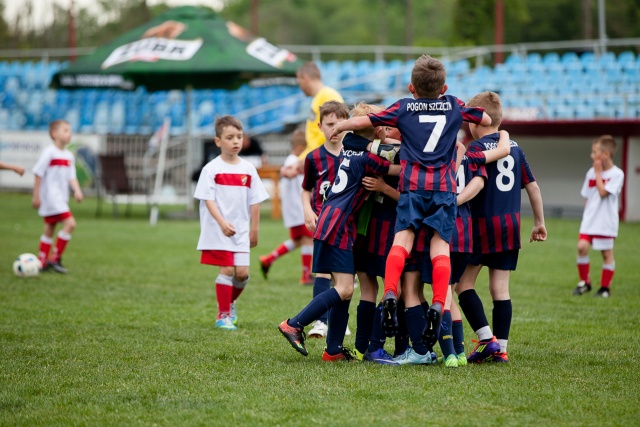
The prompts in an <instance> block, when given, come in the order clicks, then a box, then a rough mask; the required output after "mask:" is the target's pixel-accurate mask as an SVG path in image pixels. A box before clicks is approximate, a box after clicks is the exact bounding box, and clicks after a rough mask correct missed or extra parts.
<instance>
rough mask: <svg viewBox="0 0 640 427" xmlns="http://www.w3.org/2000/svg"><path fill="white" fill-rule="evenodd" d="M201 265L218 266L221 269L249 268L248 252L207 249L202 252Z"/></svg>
mask: <svg viewBox="0 0 640 427" xmlns="http://www.w3.org/2000/svg"><path fill="white" fill-rule="evenodd" d="M201 252H202V254H201V255H200V264H209V265H217V266H219V267H235V266H248V265H249V253H248V252H231V251H219V250H213V249H206V250H203V251H201Z"/></svg>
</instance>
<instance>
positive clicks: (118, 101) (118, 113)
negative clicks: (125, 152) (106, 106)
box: [109, 94, 127, 134]
mask: <svg viewBox="0 0 640 427" xmlns="http://www.w3.org/2000/svg"><path fill="white" fill-rule="evenodd" d="M109 113H110V120H109V132H110V133H115V134H119V133H124V129H125V125H126V116H127V112H126V107H125V101H124V95H123V94H119V95H116V97H115V98H114V100H113V103H112V104H111V110H110V111H109Z"/></svg>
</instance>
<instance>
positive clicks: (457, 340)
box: [452, 320, 464, 354]
mask: <svg viewBox="0 0 640 427" xmlns="http://www.w3.org/2000/svg"><path fill="white" fill-rule="evenodd" d="M452 332H453V348H454V349H455V351H456V354H460V353H464V326H463V325H462V320H454V321H453V326H452Z"/></svg>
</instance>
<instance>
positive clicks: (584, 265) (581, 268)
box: [578, 257, 591, 283]
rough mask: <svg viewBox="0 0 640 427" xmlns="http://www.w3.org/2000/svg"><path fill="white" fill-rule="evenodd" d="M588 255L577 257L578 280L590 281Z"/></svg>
mask: <svg viewBox="0 0 640 427" xmlns="http://www.w3.org/2000/svg"><path fill="white" fill-rule="evenodd" d="M589 266H590V264H589V257H578V276H579V277H580V280H584V281H585V282H587V283H590V282H591V281H590V280H589Z"/></svg>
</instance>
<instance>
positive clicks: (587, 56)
mask: <svg viewBox="0 0 640 427" xmlns="http://www.w3.org/2000/svg"><path fill="white" fill-rule="evenodd" d="M595 60H596V54H595V53H593V52H584V53H583V54H582V55H580V62H582V64H583V65H586V64H589V63H591V62H594V61H595Z"/></svg>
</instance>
